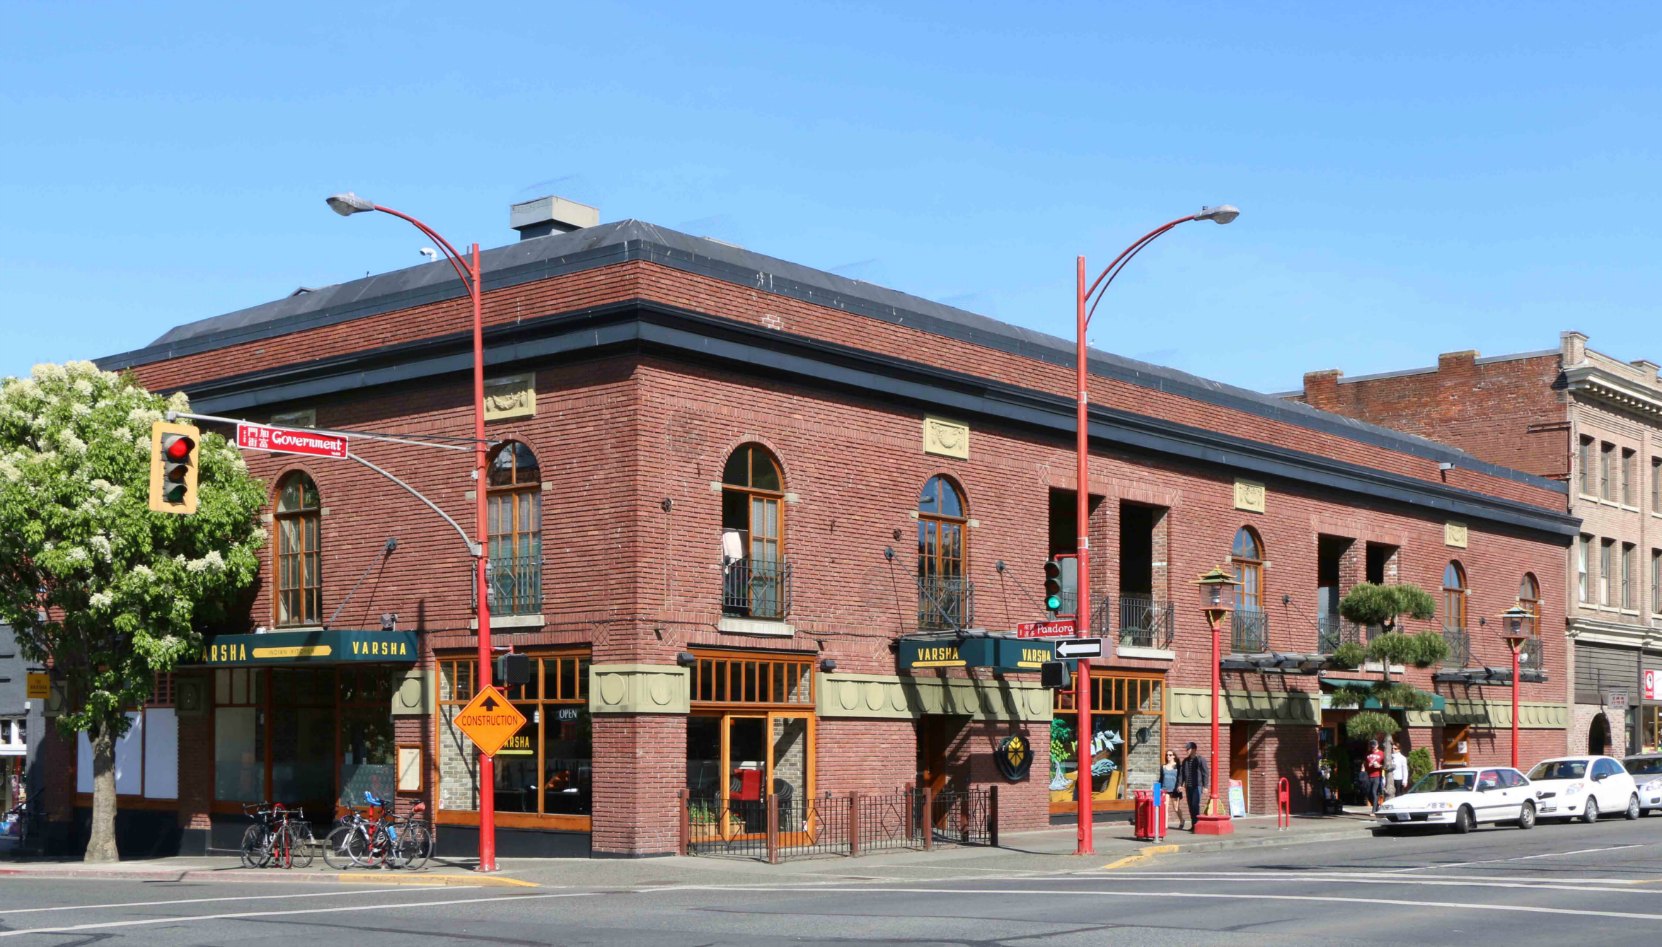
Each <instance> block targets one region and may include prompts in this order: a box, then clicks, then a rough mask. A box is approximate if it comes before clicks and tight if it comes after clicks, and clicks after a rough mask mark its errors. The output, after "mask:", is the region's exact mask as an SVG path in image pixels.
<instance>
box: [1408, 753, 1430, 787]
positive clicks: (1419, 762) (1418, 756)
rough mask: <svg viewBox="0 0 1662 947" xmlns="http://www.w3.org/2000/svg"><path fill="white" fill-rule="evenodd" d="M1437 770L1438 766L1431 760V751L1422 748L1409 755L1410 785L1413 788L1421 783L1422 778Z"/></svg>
mask: <svg viewBox="0 0 1662 947" xmlns="http://www.w3.org/2000/svg"><path fill="white" fill-rule="evenodd" d="M1436 768H1437V764H1436V763H1434V762H1432V759H1431V751H1430V750H1428V749H1426V748H1425V747H1423V746H1422V747H1420V748H1419V749H1417V750H1415V751H1414V752H1412V753H1410V754H1408V785H1409V786H1413V785H1414V784H1415V783H1417V782H1419V781H1420V777H1421V776H1424V775H1425V774H1426V773H1429V772H1431V771H1432V770H1434V769H1436Z"/></svg>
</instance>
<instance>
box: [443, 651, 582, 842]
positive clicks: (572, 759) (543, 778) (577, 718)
mask: <svg viewBox="0 0 1662 947" xmlns="http://www.w3.org/2000/svg"><path fill="white" fill-rule="evenodd" d="M475 666H476V665H475V662H474V660H473V659H472V658H458V659H447V660H440V662H439V807H440V809H446V810H453V811H454V810H462V811H467V810H477V809H478V808H479V794H478V790H477V785H478V773H477V767H478V762H477V754H476V753H475V752H474V750H473V744H472V743H471V742H470V741H469V740H468V739H467V737H466V736H464V735H463V734H462V732H461V730H460V729H459V728H457V727H456V726H455V725H454V723H453V720H454V718H455V716H456V715H457V714H458V713H460V712H461V709H462V708H463V707H464V706H465V705H466V704H467V702H468V701H469V700H472V699H473V694H474V685H475V678H474V668H475ZM588 676H589V656H588V654H587V652H566V653H552V654H546V655H532V656H531V680H530V682H529V683H527V684H524V685H521V686H517V687H511V688H509V687H505V688H503V689H502V690H503V691H504V693H505V694H506V695H507V697H508V699H509V700H510V701H512V702H513V705H514V707H515V709H517V710H518V711H519V712H520V713H521V714H523V715H524V716H525V726H524V727H522V728H521V729H520V731H519V732H518V733H516V734H515V735H514V736H513V737H511V738H509V740H508V742H507V744H505V745H504V746H503V747H502V749H501V750H500V751H499V752H498V753H497V754H496V757H495V764H496V765H495V771H496V785H495V786H494V787H493V791H494V793H495V797H494V798H495V802H496V811H497V812H499V813H523V814H527V815H535V816H554V817H557V816H571V817H578V819H579V821H578V822H577V823H574V824H573V825H572V826H571V827H574V828H587V827H588V818H589V815H590V813H591V812H592V810H593V788H592V785H593V738H592V731H591V727H590V721H589V710H588Z"/></svg>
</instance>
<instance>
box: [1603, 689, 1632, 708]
mask: <svg viewBox="0 0 1662 947" xmlns="http://www.w3.org/2000/svg"><path fill="white" fill-rule="evenodd" d="M1604 706H1606V707H1608V708H1609V709H1611V710H1626V709H1627V691H1605V692H1604Z"/></svg>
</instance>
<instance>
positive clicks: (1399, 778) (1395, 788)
mask: <svg viewBox="0 0 1662 947" xmlns="http://www.w3.org/2000/svg"><path fill="white" fill-rule="evenodd" d="M1407 793H1408V757H1406V756H1403V755H1402V747H1401V746H1400V745H1398V744H1392V745H1391V795H1392V796H1393V797H1395V796H1403V795H1407Z"/></svg>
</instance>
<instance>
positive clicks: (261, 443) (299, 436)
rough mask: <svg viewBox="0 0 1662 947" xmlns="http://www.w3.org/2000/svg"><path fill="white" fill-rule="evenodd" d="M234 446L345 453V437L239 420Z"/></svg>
mask: <svg viewBox="0 0 1662 947" xmlns="http://www.w3.org/2000/svg"><path fill="white" fill-rule="evenodd" d="M237 446H238V447H241V448H243V449H244V450H263V451H271V452H272V453H274V454H306V455H309V456H312V457H345V456H346V438H345V437H343V436H341V435H339V434H319V433H318V432H316V431H302V430H296V429H294V428H287V427H272V426H271V425H269V424H248V423H242V424H238V425H237Z"/></svg>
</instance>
